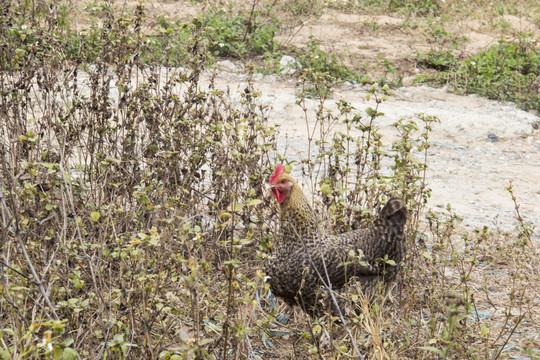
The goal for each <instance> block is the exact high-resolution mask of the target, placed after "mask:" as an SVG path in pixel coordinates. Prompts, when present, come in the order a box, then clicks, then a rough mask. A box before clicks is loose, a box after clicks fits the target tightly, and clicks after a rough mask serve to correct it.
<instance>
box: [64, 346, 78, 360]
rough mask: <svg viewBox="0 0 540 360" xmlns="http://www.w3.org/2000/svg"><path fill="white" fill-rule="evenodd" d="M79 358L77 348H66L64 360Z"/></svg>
mask: <svg viewBox="0 0 540 360" xmlns="http://www.w3.org/2000/svg"><path fill="white" fill-rule="evenodd" d="M76 358H77V352H76V351H75V349H72V348H70V347H67V348H65V349H64V353H63V359H64V360H75V359H76Z"/></svg>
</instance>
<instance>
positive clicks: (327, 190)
mask: <svg viewBox="0 0 540 360" xmlns="http://www.w3.org/2000/svg"><path fill="white" fill-rule="evenodd" d="M321 191H322V193H323V194H324V195H328V194H330V192H331V191H332V188H331V187H330V185H328V184H322V185H321Z"/></svg>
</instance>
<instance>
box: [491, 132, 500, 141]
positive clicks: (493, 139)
mask: <svg viewBox="0 0 540 360" xmlns="http://www.w3.org/2000/svg"><path fill="white" fill-rule="evenodd" d="M488 139H489V141H491V142H498V141H499V137H498V136H497V135H495V134H493V133H489V134H488Z"/></svg>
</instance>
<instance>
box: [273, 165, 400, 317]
mask: <svg viewBox="0 0 540 360" xmlns="http://www.w3.org/2000/svg"><path fill="white" fill-rule="evenodd" d="M270 187H271V192H272V195H273V197H274V198H275V199H276V201H277V202H278V204H279V208H280V223H281V225H280V232H279V236H278V239H277V241H276V244H275V248H274V251H273V256H271V257H270V260H269V262H268V264H267V267H266V275H267V276H268V277H269V283H270V290H271V291H272V293H273V294H274V295H276V296H278V297H280V298H282V299H283V300H284V301H285V302H286V303H287V304H289V305H291V306H292V305H295V304H297V305H300V306H301V307H302V309H303V310H304V311H306V312H307V313H308V314H310V315H311V316H321V315H323V314H324V313H327V312H329V313H331V314H333V315H337V314H338V313H339V312H343V311H345V310H346V309H347V307H346V303H345V301H344V299H342V298H340V297H336V296H334V295H333V294H332V292H337V293H339V292H341V291H342V290H343V288H344V286H345V285H346V284H347V282H348V281H349V279H350V278H352V277H356V278H357V280H358V281H359V282H360V284H361V286H362V290H363V292H364V294H366V296H367V297H368V298H370V297H372V296H373V295H375V294H376V290H377V287H378V284H379V283H380V282H382V283H384V284H385V285H388V284H390V283H393V282H395V280H396V279H397V276H398V274H399V272H400V270H401V261H402V260H404V256H405V252H406V244H405V235H404V230H403V227H404V225H405V222H406V221H407V214H408V212H407V209H406V208H405V205H404V203H403V201H402V200H401V199H398V198H391V199H390V200H388V202H387V204H386V205H385V206H384V207H383V209H382V210H381V213H380V216H379V217H378V218H377V219H376V220H375V222H374V223H373V224H372V225H371V226H370V227H368V228H365V229H359V230H354V231H351V232H347V233H343V234H339V235H327V234H324V233H323V232H321V229H320V227H319V221H318V220H317V218H316V216H315V213H314V212H313V209H312V207H311V206H310V204H309V203H308V201H307V199H306V197H305V195H304V193H303V192H302V190H301V189H300V187H299V186H298V184H297V183H296V182H295V181H294V179H293V178H292V177H291V176H289V175H287V174H285V166H283V165H282V164H278V165H277V166H276V168H275V170H274V173H273V174H272V176H271V177H270ZM362 255H363V258H362V259H361V260H360V259H359V257H360V256H362ZM386 255H387V257H386V258H385V256H386ZM383 258H384V259H386V260H387V261H386V262H382V263H381V259H383ZM388 260H393V262H391V261H388ZM391 264H393V265H391Z"/></svg>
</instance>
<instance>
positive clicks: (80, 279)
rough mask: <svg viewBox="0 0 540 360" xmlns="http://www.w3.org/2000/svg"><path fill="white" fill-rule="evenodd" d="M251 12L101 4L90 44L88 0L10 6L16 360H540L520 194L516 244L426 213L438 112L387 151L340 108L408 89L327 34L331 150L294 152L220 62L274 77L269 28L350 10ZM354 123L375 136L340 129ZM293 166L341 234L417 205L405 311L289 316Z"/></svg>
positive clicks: (320, 75)
mask: <svg viewBox="0 0 540 360" xmlns="http://www.w3.org/2000/svg"><path fill="white" fill-rule="evenodd" d="M168 3H171V2H164V3H163V4H168ZM172 3H174V2H172ZM357 3H362V4H365V8H361V7H360V8H354V11H363V10H365V11H371V12H373V13H384V12H392V13H393V16H396V17H399V16H402V17H404V18H405V19H412V20H414V21H419V22H420V21H423V22H429V21H428V20H429V19H431V20H432V21H434V19H439V17H437V16H438V15H437V12H439V13H440V12H442V11H441V8H440V7H441V6H442V7H446V6H449V5H448V4H447V3H451V4H453V5H455V6H456V9H457V10H456V12H457V13H467V11H469V10H470V9H469V8H468V7H466V5H464V4H468V2H460V1H451V2H450V1H449V2H447V3H446V2H445V3H440V2H436V1H432V2H430V1H407V2H406V3H407V7H399V6H398V7H396V5H395V4H394V5H392V4H393V2H391V1H390V2H382V1H381V2H377V1H372V2H357ZM480 3H482V4H484V3H483V2H480ZM157 4H161V3H159V2H157ZM249 4H251V5H253V7H246V8H244V10H245V11H244V12H242V11H237V12H238V15H234V16H233V15H231V17H232V18H229V17H227V16H226V15H223V13H222V12H220V11H219V10H216V9H215V8H213V7H212V6H210V5H209V4H203V5H200V6H201V8H203V9H205V11H206V12H207V13H209V14H213V13H217V14H220V16H219V17H217V18H216V17H212V18H204V17H202V16H201V17H199V18H198V19H197V20H194V21H190V20H187V21H186V20H182V21H180V20H179V21H177V22H174V21H172V20H170V19H169V20H166V19H164V18H160V19H158V17H157V16H156V17H153V15H152V14H150V15H149V17H147V15H146V12H147V11H149V10H148V9H150V10H151V9H153V7H152V6H151V5H150V6H149V7H147V4H145V3H134V4H133V5H131V4H128V5H127V6H125V7H123V6H114V4H112V3H110V2H101V1H95V2H92V3H91V4H90V5H91V6H88V7H86V8H85V10H84V11H86V12H87V14H88V18H87V20H86V21H87V23H86V25H85V26H84V29H85V30H84V33H81V32H76V31H74V30H73V29H74V27H71V25H70V19H71V20H73V14H71V13H70V9H74V8H76V7H75V5H74V4H73V3H69V2H62V1H59V2H53V1H12V2H11V3H8V4H6V3H3V4H1V5H0V9H1V11H0V39H1V44H0V46H1V50H0V51H1V53H0V67H1V72H0V169H1V170H0V214H1V228H0V229H1V232H0V283H1V286H0V295H1V296H0V358H2V359H33V358H46V359H49V358H53V359H62V358H63V359H75V358H81V359H104V358H107V359H111V358H112V359H135V358H139V359H140V358H144V359H146V358H147V359H155V358H160V359H179V358H186V359H196V358H197V359H199V358H200V359H202V358H217V359H233V358H234V359H237V358H238V359H240V358H250V359H255V358H261V359H267V358H291V359H297V358H300V359H303V358H323V359H331V358H349V357H354V358H361V357H365V358H367V359H372V358H373V359H385V358H391V359H440V358H444V359H504V358H513V359H533V358H538V357H539V356H540V353H539V352H538V349H539V348H540V342H539V339H538V333H539V331H540V330H539V329H540V326H539V323H538V322H539V314H540V310H539V303H538V302H539V298H540V294H539V289H540V277H539V272H540V267H539V260H538V258H539V257H538V251H537V248H536V247H537V244H538V239H535V238H534V235H533V234H534V233H533V227H532V225H531V224H528V223H527V222H526V220H524V219H523V218H522V217H521V216H523V217H525V218H526V214H521V215H520V214H519V203H518V202H517V200H515V198H514V194H513V189H512V187H511V184H510V185H509V188H508V192H509V197H513V198H514V200H515V201H516V217H517V218H518V220H519V226H518V228H517V229H516V230H515V232H513V233H503V232H500V231H499V230H498V229H489V228H485V227H484V228H479V229H477V230H476V231H473V232H466V231H464V230H463V229H461V228H460V227H459V222H460V218H459V216H457V215H456V214H454V213H453V212H452V209H451V208H448V209H447V211H445V212H443V213H440V214H436V213H433V212H431V211H429V210H427V209H425V208H424V204H425V200H426V199H427V198H428V197H429V184H426V183H425V176H424V175H425V169H426V167H427V166H429V133H430V126H431V124H432V123H433V122H434V121H437V119H435V118H433V117H430V116H428V115H418V117H417V118H416V119H403V120H401V121H400V122H398V123H396V124H395V125H394V126H395V127H396V129H397V131H398V132H399V134H400V137H399V138H398V140H396V141H395V142H394V143H392V144H384V143H382V141H381V139H380V136H378V130H377V128H376V126H374V124H375V123H374V121H375V120H376V119H377V117H378V116H380V113H379V112H378V109H371V110H370V111H368V113H367V114H356V113H355V112H354V109H351V108H350V107H349V106H348V104H347V103H346V102H345V101H344V102H342V103H340V109H339V110H340V111H339V114H335V115H327V114H326V113H325V112H324V109H325V96H326V94H328V91H329V90H330V89H331V87H332V85H333V84H334V83H335V82H336V81H339V79H337V78H336V75H338V77H339V76H341V77H342V78H345V77H350V79H351V80H352V79H357V81H366V82H367V83H370V84H372V87H371V88H370V90H369V93H370V96H372V97H375V98H376V99H377V103H378V104H382V103H383V101H384V98H385V96H387V94H388V92H389V87H388V85H385V84H389V83H392V82H395V81H393V80H392V79H391V78H387V80H388V81H383V82H375V81H373V80H371V79H368V78H366V74H365V73H361V74H359V73H358V72H357V71H356V70H354V69H352V68H350V67H347V66H345V65H339V66H337V65H336V64H335V61H332V59H334V60H335V59H337V57H333V56H337V55H335V54H331V53H327V52H325V51H323V50H322V49H321V48H320V47H318V46H317V45H316V44H313V43H312V44H311V45H310V46H311V48H310V49H311V51H314V52H317V51H320V52H319V53H318V54H319V55H320V56H318V57H317V58H305V59H304V60H303V61H304V65H305V66H307V65H311V67H308V68H307V71H306V72H305V73H303V74H302V75H301V76H300V78H299V81H300V82H302V84H303V85H304V87H303V88H304V90H306V91H304V92H303V94H304V95H306V96H316V97H318V98H320V99H321V102H320V111H319V113H318V115H317V117H316V118H314V119H308V121H317V122H319V124H320V129H321V137H322V140H324V141H321V142H315V141H312V142H311V143H310V146H313V148H315V149H317V152H318V156H315V157H308V158H306V159H303V161H300V162H292V161H288V159H283V158H280V156H279V154H276V152H275V145H276V137H277V136H279V129H278V128H277V127H275V126H272V125H270V124H269V123H268V121H267V112H268V109H266V108H264V107H263V106H261V105H259V103H258V101H257V97H258V93H257V88H256V84H253V83H252V82H250V84H249V85H248V86H247V87H246V89H245V90H244V91H243V92H242V93H228V92H225V91H222V90H220V89H217V88H216V86H214V84H213V82H212V81H211V75H210V74H211V72H210V71H208V70H207V68H208V67H209V66H210V65H211V64H212V62H213V58H214V57H216V56H228V57H232V58H234V59H237V60H238V59H241V60H245V59H249V60H252V61H253V62H254V63H255V64H258V65H255V66H252V67H250V71H254V69H255V68H257V67H259V65H261V64H271V63H272V61H273V60H272V58H271V57H270V55H269V52H272V51H275V52H280V51H284V50H283V49H284V48H283V47H282V46H281V45H279V44H277V43H275V42H274V41H273V36H274V33H275V32H276V31H277V29H278V28H279V27H278V26H277V25H276V26H275V27H272V26H271V25H272V23H271V20H269V19H280V18H281V19H289V18H293V19H300V20H301V19H304V18H311V17H315V18H316V15H317V12H318V11H323V10H324V9H327V8H328V6H330V7H331V8H334V9H335V8H336V7H337V8H343V7H345V6H351V7H352V6H353V5H352V4H353V2H337V1H335V2H330V3H329V4H323V3H322V2H310V1H296V2H288V1H283V2H268V3H265V2H262V1H261V2H257V1H254V2H250V3H249ZM276 4H279V5H284V6H280V7H277V6H276ZM302 4H303V7H293V5H295V6H302ZM512 4H514V5H515V9H517V10H516V11H518V10H519V9H521V8H522V7H526V6H529V4H530V3H529V2H526V1H523V2H520V1H514V2H512ZM122 5H124V4H123V3H122ZM175 5H176V4H175ZM255 5H256V6H255ZM420 5H425V6H428V7H427V10H426V9H424V8H423V7H422V8H420ZM484 5H486V8H489V9H490V11H487V12H486V14H487V15H486V16H488V17H489V16H492V15H493V12H492V11H491V10H492V9H493V8H492V7H491V5H490V7H488V6H487V3H485V4H484ZM503 5H504V3H503V2H501V3H498V6H503ZM197 6H198V5H197ZM197 6H195V7H197ZM493 6H494V8H496V6H495V5H493ZM235 9H238V8H235ZM246 9H247V10H246ZM252 9H253V10H252ZM255 10H257V12H255ZM308 10H309V11H308ZM313 10H316V11H313ZM458 10H459V11H458ZM481 10H483V8H479V9H477V11H475V12H473V13H472V14H473V15H471V16H476V15H478V14H479V13H480V12H481ZM253 14H257V19H255V17H253ZM439 15H440V14H439ZM529 15H530V17H531V18H530V21H531V22H535V23H536V24H538V21H539V18H538V13H534V11H532V12H531V13H530V14H529ZM78 16H79V17H80V16H81V15H80V14H79V15H78ZM235 16H238V17H235ZM250 16H251V17H250ZM242 19H243V20H246V19H251V20H253V21H250V20H247V21H244V22H242V21H241V20H242ZM259 19H260V20H259ZM426 19H427V20H426ZM300 20H298V21H300ZM412 20H411V21H412ZM219 21H222V23H221V22H219ZM257 24H258V25H257ZM220 26H221V29H223V28H225V27H226V28H228V29H234V28H235V27H236V26H238V28H239V29H241V30H243V31H244V32H245V33H244V37H243V39H242V38H240V39H238V38H233V37H224V38H221V39H220V40H219V41H218V42H216V41H215V39H212V38H211V37H209V36H208V34H209V33H210V34H214V36H218V35H219V34H221V33H220V31H216V30H215V29H219V28H220ZM249 26H252V28H250V27H249ZM403 26H405V25H403ZM405 29H406V27H405ZM154 30H155V31H156V32H154ZM213 31H215V32H213ZM280 31H290V29H285V30H280ZM240 33H241V32H240ZM216 44H217V46H216ZM220 44H223V46H222V45H220ZM239 44H240V45H239ZM242 44H243V45H242ZM528 44H529V43H528ZM528 46H530V48H527V49H529V50H528V51H529V52H530V53H531V54H534V53H535V51H536V49H537V48H535V47H534V46H535V45H531V44H529V45H528ZM220 49H227V52H221V51H224V50H220ZM325 56H326V57H325ZM308 60H309V61H308ZM327 60H328V63H327V62H325V61H327ZM531 61H532V60H531ZM179 65H181V67H178V66H179ZM330 65H332V66H333V67H332V66H330ZM171 66H176V68H174V69H172V68H171ZM261 66H262V65H261ZM272 66H273V65H269V66H268V67H266V68H264V69H260V67H259V70H261V71H271V69H272ZM203 76H206V77H210V82H209V85H205V86H202V84H201V77H203ZM533 81H537V78H536V80H535V78H533ZM377 83H379V85H380V86H378V85H377ZM205 84H206V83H205ZM536 84H538V83H536ZM533 85H534V83H533ZM536 86H537V85H536ZM521 89H525V87H522V88H521ZM536 89H537V88H536ZM523 91H524V93H525V92H526V94H528V91H530V89H525V90H523ZM522 95H523V94H522ZM533 95H535V94H534V93H533ZM524 96H525V95H524ZM536 96H537V94H536ZM523 99H529V98H527V97H523ZM533 100H534V98H533ZM527 104H529V102H527ZM532 104H533V107H532V108H533V109H535V107H534V106H536V105H534V104H535V103H534V102H532ZM299 105H300V106H302V100H301V99H299ZM381 106H383V105H381ZM337 121H344V122H346V123H347V124H348V125H349V126H350V128H356V129H359V130H361V131H362V134H363V135H362V136H360V137H358V138H356V137H355V138H353V137H351V136H349V135H348V134H347V133H339V134H334V133H332V132H331V131H330V127H329V126H326V127H325V124H327V125H328V124H331V123H332V122H337ZM325 129H326V130H325ZM413 155H414V156H413ZM277 161H282V162H285V163H291V165H292V166H293V167H294V168H295V169H300V170H301V173H303V174H304V179H302V180H303V183H305V184H308V185H310V192H311V193H312V194H313V197H314V205H315V206H316V208H317V209H318V212H319V213H320V214H321V221H325V222H326V223H327V224H328V227H329V228H331V231H336V232H337V231H344V230H347V229H349V228H350V227H351V226H356V225H357V224H361V223H367V222H369V221H371V219H372V215H371V213H372V212H374V211H377V209H378V207H379V205H380V204H381V203H384V201H385V199H386V198H387V196H388V195H389V194H398V195H399V196H401V197H403V198H404V199H405V200H406V201H407V203H408V206H409V209H410V210H411V212H412V216H411V221H410V223H409V224H408V232H409V234H410V235H409V240H408V241H409V251H410V257H409V259H408V260H407V262H406V264H405V269H406V271H405V273H404V275H403V279H402V281H401V282H400V285H399V286H398V287H397V288H396V289H394V292H393V294H394V296H393V300H392V301H386V302H379V303H376V304H374V305H371V306H370V305H367V304H366V303H365V302H364V301H362V294H361V293H359V292H358V290H357V288H356V287H355V286H354V284H351V286H350V288H349V291H348V292H347V293H346V294H343V296H347V297H348V298H349V299H350V300H351V302H352V303H354V305H355V306H356V307H357V312H356V314H354V315H352V316H351V318H350V319H348V321H347V323H346V324H337V323H335V322H333V319H330V318H328V317H325V318H321V319H317V320H313V319H310V318H308V317H306V315H305V314H302V313H301V312H300V311H298V309H295V310H294V313H293V314H292V315H291V316H290V318H287V315H284V314H286V313H288V312H289V309H287V308H285V307H284V306H283V305H282V303H281V302H279V301H277V303H276V304H273V301H274V300H273V299H272V298H269V297H267V286H266V285H265V284H264V282H263V278H264V274H262V273H261V271H262V269H263V267H264V262H265V259H266V258H267V257H268V256H269V255H270V253H271V248H272V242H273V241H275V234H276V229H277V224H276V222H275V212H276V210H275V208H274V206H273V205H272V202H271V199H270V197H269V196H267V194H266V192H265V183H266V180H267V177H268V176H269V174H270V173H271V169H273V165H274V164H275V162H277ZM383 164H385V165H383ZM387 164H391V165H390V166H388V165H387ZM351 184H354V186H351Z"/></svg>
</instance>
